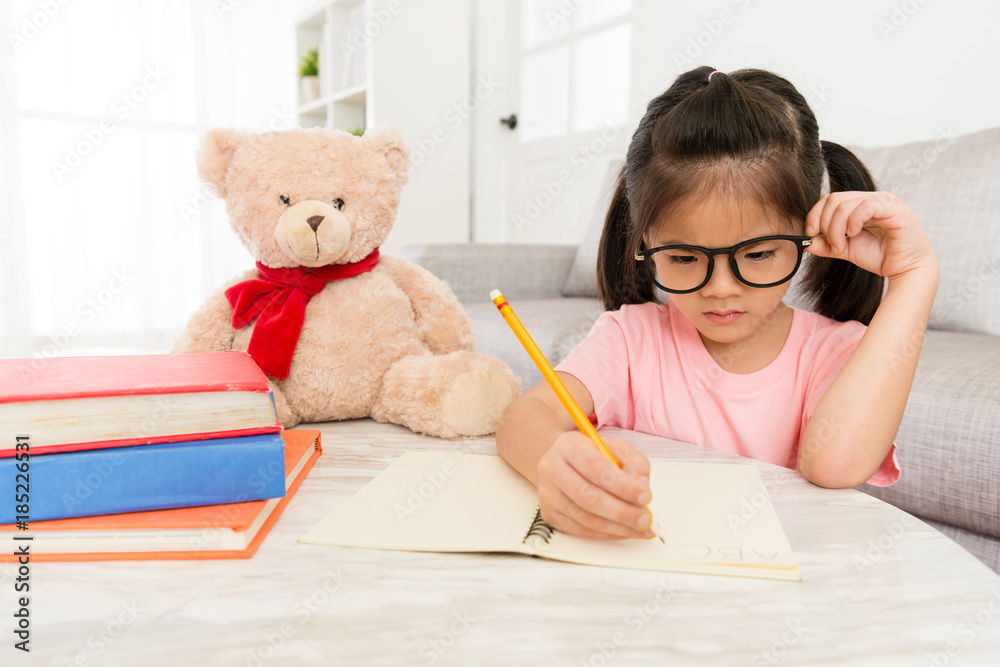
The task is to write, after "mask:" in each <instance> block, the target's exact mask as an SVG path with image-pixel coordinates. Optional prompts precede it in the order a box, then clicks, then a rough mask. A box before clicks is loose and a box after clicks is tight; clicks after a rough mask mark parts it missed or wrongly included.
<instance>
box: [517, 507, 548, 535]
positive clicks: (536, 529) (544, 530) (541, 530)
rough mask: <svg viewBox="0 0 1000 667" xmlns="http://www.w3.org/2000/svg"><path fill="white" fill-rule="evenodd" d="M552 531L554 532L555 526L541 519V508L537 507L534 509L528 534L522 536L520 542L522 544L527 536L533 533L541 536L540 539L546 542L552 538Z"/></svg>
mask: <svg viewBox="0 0 1000 667" xmlns="http://www.w3.org/2000/svg"><path fill="white" fill-rule="evenodd" d="M553 532H555V528H553V527H552V526H550V525H549V524H547V523H545V522H544V521H542V508H541V507H539V508H538V509H537V510H535V519H534V521H532V522H531V527H530V528H528V534H527V535H525V536H524V539H523V540H521V543H522V544H524V543H525V542H527V541H528V538H529V537H531V536H532V535H535V536H536V537H540V538H542V541H543V542H545V543H546V544H548V543H549V540H551V539H552V533H553Z"/></svg>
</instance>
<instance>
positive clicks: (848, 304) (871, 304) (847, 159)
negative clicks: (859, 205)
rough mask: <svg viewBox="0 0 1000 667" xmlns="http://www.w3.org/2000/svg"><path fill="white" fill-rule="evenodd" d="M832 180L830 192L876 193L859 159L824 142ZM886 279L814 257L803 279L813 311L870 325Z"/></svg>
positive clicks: (826, 259)
mask: <svg viewBox="0 0 1000 667" xmlns="http://www.w3.org/2000/svg"><path fill="white" fill-rule="evenodd" d="M822 147H823V157H824V158H825V159H826V170H827V174H828V175H829V178H830V192H847V191H863V192H875V190H876V189H877V188H876V186H875V179H874V178H872V175H871V173H870V172H869V171H868V168H867V167H865V165H864V163H863V162H861V160H860V159H858V157H857V156H856V155H855V154H854V153H852V152H851V151H849V150H847V149H846V148H844V147H843V146H841V145H840V144H835V143H833V142H832V141H824V142H822ZM884 285H885V279H884V278H882V276H880V275H878V274H875V273H871V272H870V271H865V270H864V269H862V268H860V267H858V266H856V265H855V264H852V263H851V262H848V261H845V260H842V259H834V258H831V257H815V256H813V257H811V258H810V259H809V263H808V268H807V269H806V274H805V277H804V280H803V290H804V292H805V293H806V294H807V295H809V297H810V299H811V301H812V305H813V309H814V310H815V311H816V312H817V313H819V314H820V315H823V316H825V317H829V318H831V319H834V320H838V321H840V322H846V321H847V320H857V321H858V322H861V323H862V324H865V325H867V324H868V323H869V322H871V320H872V317H873V316H874V315H875V310H876V309H877V308H878V305H879V303H881V301H882V291H883V289H884Z"/></svg>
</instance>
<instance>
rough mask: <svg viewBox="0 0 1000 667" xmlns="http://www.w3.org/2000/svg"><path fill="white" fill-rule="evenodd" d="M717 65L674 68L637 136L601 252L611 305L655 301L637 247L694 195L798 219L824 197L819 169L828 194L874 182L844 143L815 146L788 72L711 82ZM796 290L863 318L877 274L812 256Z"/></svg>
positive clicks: (600, 274)
mask: <svg viewBox="0 0 1000 667" xmlns="http://www.w3.org/2000/svg"><path fill="white" fill-rule="evenodd" d="M713 71H714V70H713V69H712V68H711V67H707V66H705V67H698V68H697V69H693V70H691V71H689V72H686V73H684V74H682V75H680V76H679V77H677V80H676V81H674V83H673V85H672V86H670V88H668V89H667V90H666V92H664V93H663V94H662V95H660V96H659V97H656V98H655V99H653V101H651V102H650V103H649V106H648V107H647V108H646V115H645V116H643V118H642V120H641V121H639V127H638V128H637V129H636V131H635V133H634V134H633V135H632V142H631V143H630V144H629V148H628V154H627V158H626V161H625V166H624V167H623V169H622V173H621V175H620V176H619V178H618V183H617V186H616V188H615V193H614V196H613V198H612V200H611V206H610V207H609V209H608V214H607V217H606V218H605V221H604V232H603V234H602V235H601V244H600V247H599V250H598V259H597V286H598V294H599V296H600V298H601V300H602V301H603V302H604V307H605V308H607V309H608V310H615V309H617V308H619V307H621V306H622V305H623V304H627V303H645V302H648V301H652V300H653V298H654V293H653V284H652V281H651V280H650V279H649V277H648V275H647V274H646V273H645V271H643V270H642V265H641V263H640V262H639V261H637V260H635V259H634V255H635V252H636V251H637V250H639V249H641V248H642V247H643V240H642V237H643V235H644V234H645V233H646V232H647V231H649V230H650V229H652V228H653V227H654V226H655V225H656V224H657V223H658V222H659V221H661V220H662V219H663V217H664V215H666V214H677V213H682V212H683V210H684V207H685V206H689V205H690V204H691V203H693V202H694V201H696V200H697V199H698V196H699V195H705V194H707V193H708V192H711V191H715V190H717V189H719V188H722V189H724V191H725V192H726V193H727V194H729V195H732V196H735V197H738V198H741V199H744V200H751V199H753V200H756V202H757V203H758V204H759V205H760V206H761V207H762V208H764V209H765V210H772V211H775V212H776V213H778V214H780V215H782V216H784V217H786V218H788V219H790V220H800V221H803V222H804V221H805V218H806V214H808V212H809V210H810V209H811V208H812V207H813V206H814V205H815V204H816V202H817V201H819V197H820V191H821V189H822V186H823V168H824V166H825V167H826V171H827V173H828V174H829V180H830V191H831V192H841V191H847V190H865V191H874V190H875V181H874V179H873V178H872V176H871V174H870V173H869V172H868V169H867V168H866V167H865V165H864V164H863V163H862V162H861V160H859V159H858V158H857V156H855V155H854V154H853V153H852V152H851V151H849V150H847V149H846V148H844V147H843V146H841V145H839V144H835V143H833V142H831V141H824V142H823V143H822V149H821V148H820V140H819V127H818V125H817V123H816V117H815V116H814V115H813V112H812V110H811V109H810V108H809V105H808V104H807V103H806V100H805V98H803V97H802V95H801V94H799V92H798V91H797V90H796V89H795V87H794V86H793V85H792V84H791V83H790V82H789V81H787V80H786V79H784V78H782V77H780V76H778V75H777V74H773V73H771V72H767V71H764V70H759V69H742V70H738V71H736V72H733V73H732V74H724V73H723V72H719V73H718V74H716V75H715V76H713V77H712V80H711V82H709V75H710V74H711V73H712V72H713ZM802 288H803V292H804V294H805V295H806V297H807V298H808V299H809V301H810V303H811V305H812V307H813V309H814V310H815V311H816V312H817V313H819V314H820V315H825V316H826V317H830V318H832V319H835V320H840V321H846V320H858V321H859V322H862V323H864V324H868V323H869V322H870V321H871V318H872V316H873V315H874V314H875V309H876V308H877V307H878V304H879V302H880V301H881V299H882V289H883V278H882V277H881V276H878V275H876V274H874V273H870V272H868V271H865V270H863V269H861V268H858V267H857V266H855V265H854V264H852V263H850V262H847V261H845V260H840V259H830V258H824V257H815V256H809V258H808V261H807V262H806V263H805V276H804V278H803V284H802Z"/></svg>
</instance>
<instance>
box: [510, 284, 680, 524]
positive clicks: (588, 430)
mask: <svg viewBox="0 0 1000 667" xmlns="http://www.w3.org/2000/svg"><path fill="white" fill-rule="evenodd" d="M490 298H491V299H493V303H494V305H496V307H497V309H498V310H499V311H500V314H501V315H503V318H504V320H506V322H507V324H508V325H509V326H510V328H511V329H512V330H513V331H514V335H515V336H517V339H518V340H519V341H521V345H523V346H524V349H525V351H526V352H527V353H528V356H529V357H531V360H532V361H533V362H535V366H538V370H539V371H541V373H542V377H544V378H545V381H546V382H548V383H549V386H550V387H552V391H554V392H555V393H556V396H557V397H559V401H560V402H561V403H562V404H563V407H565V408H566V411H567V412H569V416H570V417H572V418H573V423H574V424H576V427H577V428H578V429H580V432H581V433H583V434H584V435H586V436H587V437H588V438H590V439H591V441H592V442H593V443H594V445H595V446H596V447H597V449H598V451H600V452H601V453H602V454H604V456H606V457H607V459H608V460H609V461H611V462H612V463H614V464H615V465H616V466H618V467H619V468H621V467H622V464H621V463H619V462H618V460H617V459H615V457H614V455H613V454H612V453H611V450H610V449H608V446H607V445H605V444H604V441H603V440H601V436H600V435H598V433H597V429H595V428H594V425H593V424H591V423H590V419H589V418H588V417H587V415H585V414H583V410H582V409H581V408H580V406H579V405H577V402H576V400H574V399H573V395H572V394H570V393H569V390H568V389H567V388H566V385H565V384H563V381H562V380H561V379H560V378H559V376H558V375H556V371H555V369H554V368H552V364H550V363H549V360H548V359H546V358H545V355H544V354H542V351H541V350H540V349H539V348H538V345H536V344H535V341H534V339H533V338H532V337H531V334H529V333H528V330H527V329H525V328H524V325H523V324H521V320H520V319H518V317H517V315H515V314H514V310H513V309H512V308H511V307H510V304H509V303H507V299H505V298H504V295H503V294H501V293H500V290H498V289H495V290H493V291H492V292H490ZM647 509H649V508H648V507H647ZM649 529H650V530H651V531H653V534H654V535H656V536H657V537H660V526H659V524H658V523H657V521H656V519H655V518H654V517H653V515H652V512H650V527H649ZM660 541H661V542H662V541H663V538H662V537H660Z"/></svg>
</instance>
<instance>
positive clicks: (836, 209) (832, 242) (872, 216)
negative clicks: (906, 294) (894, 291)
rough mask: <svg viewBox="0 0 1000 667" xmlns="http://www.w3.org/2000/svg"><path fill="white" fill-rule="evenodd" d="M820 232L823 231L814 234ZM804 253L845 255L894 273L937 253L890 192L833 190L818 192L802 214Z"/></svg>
mask: <svg viewBox="0 0 1000 667" xmlns="http://www.w3.org/2000/svg"><path fill="white" fill-rule="evenodd" d="M819 234H822V236H818V235H819ZM806 235H807V236H810V237H813V238H812V244H811V245H810V246H809V247H808V248H806V252H809V253H812V254H813V255H817V256H818V257H834V258H837V259H846V260H847V261H849V262H852V263H853V264H856V265H858V266H859V267H861V268H862V269H865V270H867V271H871V272H872V273H877V274H878V275H880V276H884V277H887V278H892V277H894V276H898V275H902V274H904V273H909V272H910V271H913V270H915V269H924V268H925V267H926V268H933V269H934V270H935V271H936V267H937V258H936V257H935V256H934V248H932V247H931V242H930V239H928V238H927V234H926V233H925V232H924V228H923V227H922V226H921V225H920V221H919V220H917V216H916V215H914V214H913V211H912V210H911V209H910V207H909V206H907V205H906V204H904V203H903V202H902V201H900V199H899V197H897V196H896V195H893V194H890V193H888V192H832V193H830V194H827V195H823V196H822V197H820V199H819V201H818V202H816V205H815V206H813V208H812V210H811V211H809V215H807V216H806Z"/></svg>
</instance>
